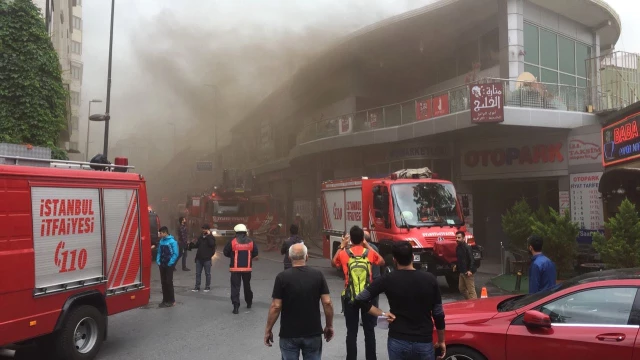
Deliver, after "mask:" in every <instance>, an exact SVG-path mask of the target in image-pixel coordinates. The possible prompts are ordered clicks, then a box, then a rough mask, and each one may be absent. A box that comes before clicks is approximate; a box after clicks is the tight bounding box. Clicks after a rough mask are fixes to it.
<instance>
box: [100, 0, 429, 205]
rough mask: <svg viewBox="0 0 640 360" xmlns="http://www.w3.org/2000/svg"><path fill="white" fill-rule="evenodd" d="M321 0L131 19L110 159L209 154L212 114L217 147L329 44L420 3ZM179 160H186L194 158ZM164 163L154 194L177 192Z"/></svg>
mask: <svg viewBox="0 0 640 360" xmlns="http://www.w3.org/2000/svg"><path fill="white" fill-rule="evenodd" d="M191 2H193V1H190V2H189V3H191ZM328 2H330V3H331V5H330V6H326V7H324V8H322V7H320V6H321V5H315V4H313V5H312V4H310V3H314V2H309V3H307V2H292V1H287V2H286V3H287V4H288V6H286V7H282V5H281V7H282V8H281V10H282V11H283V12H284V13H282V14H280V15H273V14H265V15H264V19H263V18H261V17H260V16H244V15H247V14H252V15H255V12H256V11H257V12H259V11H266V10H265V9H266V7H267V6H268V4H266V5H265V4H263V5H257V4H255V2H253V4H252V2H250V3H244V2H233V3H231V2H229V3H225V2H215V3H214V4H207V5H206V6H208V7H207V8H206V9H203V12H204V11H206V15H207V16H202V17H194V16H184V14H181V13H179V12H174V11H169V10H165V11H161V12H159V13H157V14H155V15H153V16H151V17H149V18H146V19H145V18H141V19H139V21H138V23H137V26H135V27H134V30H133V31H132V32H131V33H130V34H129V37H128V41H129V44H128V46H129V47H130V49H131V54H130V57H129V58H128V59H126V61H125V65H122V64H119V65H117V67H116V69H120V70H118V74H119V77H118V78H117V88H116V83H115V82H114V85H113V86H114V87H113V89H112V94H113V96H114V110H113V113H114V114H115V113H117V114H118V115H117V117H118V122H117V123H115V122H114V123H113V125H112V126H113V128H112V129H113V135H112V141H110V144H112V146H113V149H114V151H113V152H112V154H110V157H113V156H123V155H124V156H128V157H130V162H131V163H135V165H136V167H137V168H138V169H139V171H141V172H142V173H145V172H146V173H149V172H152V171H153V170H157V169H159V168H162V167H164V166H165V165H166V164H167V162H168V161H170V159H171V158H172V157H173V155H174V154H177V153H179V152H180V151H181V150H183V149H185V148H187V147H191V150H192V152H191V153H189V155H188V156H192V154H193V153H197V154H201V155H204V154H208V153H211V152H212V151H213V137H214V121H217V126H218V131H219V136H218V141H219V146H221V145H225V143H228V139H229V133H228V131H229V129H230V128H231V126H233V125H234V124H236V123H237V122H238V121H240V120H242V119H243V118H244V117H246V116H247V115H248V114H249V112H250V111H251V110H252V109H253V108H254V107H255V106H256V105H257V104H259V102H260V101H261V100H263V99H264V98H265V97H266V96H267V95H268V94H269V93H270V92H272V91H274V90H275V89H277V87H278V86H279V85H281V84H282V83H283V82H284V81H286V80H287V79H288V78H290V76H291V75H292V74H293V73H294V72H295V70H296V69H297V68H299V67H300V66H301V65H303V64H305V63H306V62H307V61H309V60H310V59H312V58H313V57H314V56H316V55H317V54H318V53H320V52H322V51H323V50H326V48H327V47H328V46H330V45H331V44H332V43H334V42H336V41H340V40H341V39H342V38H344V37H345V36H346V35H348V34H349V33H351V32H353V31H355V30H356V29H358V28H361V27H363V26H365V25H369V24H371V23H373V22H376V21H379V20H382V19H384V18H387V17H389V16H391V15H395V14H398V13H401V12H404V11H407V10H409V9H411V8H415V7H417V6H424V5H426V4H425V1H418V0H405V1H397V0H395V1H393V0H377V1H372V2H369V1H350V2H347V3H346V4H345V3H343V2H331V1H328ZM230 4H232V5H230ZM314 6H315V7H314ZM296 7H297V8H296ZM230 8H232V10H233V11H231V12H230V10H229V9H230ZM196 12H197V9H196ZM193 13H194V12H193V11H192V12H191V14H192V15H193ZM123 74H126V76H124V78H123ZM115 104H117V107H115ZM144 139H151V140H144ZM141 143H142V144H141ZM132 144H136V145H135V146H134V145H132ZM145 147H146V148H147V149H145ZM136 157H137V158H136ZM184 161H187V162H188V163H189V165H188V166H190V167H193V164H194V161H195V160H194V159H186V160H184ZM172 168H173V171H171V172H172V173H174V174H169V173H165V174H164V175H163V176H166V178H165V179H157V176H156V179H154V180H155V181H156V182H157V183H158V184H164V185H163V186H161V187H160V188H161V189H160V191H159V192H162V193H163V196H164V195H166V193H167V192H174V191H180V192H183V191H184V190H185V189H177V187H176V186H175V184H174V182H175V181H174V180H172V179H174V177H175V176H176V174H175V173H179V172H180V171H183V170H177V167H173V166H172ZM156 195H157V194H156Z"/></svg>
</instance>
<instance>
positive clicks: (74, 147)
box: [69, 141, 78, 150]
mask: <svg viewBox="0 0 640 360" xmlns="http://www.w3.org/2000/svg"><path fill="white" fill-rule="evenodd" d="M69 150H78V143H77V142H75V141H72V142H70V143H69Z"/></svg>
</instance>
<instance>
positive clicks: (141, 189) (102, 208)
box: [0, 155, 151, 360]
mask: <svg viewBox="0 0 640 360" xmlns="http://www.w3.org/2000/svg"><path fill="white" fill-rule="evenodd" d="M0 163H4V165H3V164H0V229H2V230H1V231H0V273H1V274H3V275H2V276H1V277H0V299H2V309H3V310H2V311H0V348H3V347H8V346H12V345H14V344H20V343H25V342H28V341H31V340H34V341H36V342H37V343H39V344H40V345H41V346H40V348H41V349H42V350H43V353H45V354H46V355H47V356H51V355H56V356H57V358H60V359H69V360H75V359H93V358H95V356H96V354H97V353H98V351H99V349H100V347H101V345H102V343H103V341H104V340H105V339H106V337H107V322H108V316H109V315H113V314H117V313H121V312H124V311H127V310H132V309H136V308H139V307H141V306H144V305H147V304H148V302H149V297H150V286H151V256H150V251H151V243H150V234H149V228H150V224H149V215H148V203H147V191H146V184H145V179H144V178H143V177H142V176H141V175H138V174H134V173H128V172H127V170H128V169H130V168H132V167H130V166H128V164H127V163H128V162H127V160H126V159H123V158H119V159H116V165H100V170H104V171H96V170H95V167H96V165H95V164H90V163H80V162H61V161H56V162H55V164H54V163H53V162H52V161H51V160H47V159H37V158H27V157H17V156H5V155H0ZM23 163H27V164H36V165H33V166H21V164H23ZM64 165H66V166H64ZM63 167H66V168H63ZM92 167H93V168H94V170H91V168H92Z"/></svg>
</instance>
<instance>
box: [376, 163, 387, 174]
mask: <svg viewBox="0 0 640 360" xmlns="http://www.w3.org/2000/svg"><path fill="white" fill-rule="evenodd" d="M376 171H377V172H378V173H377V176H389V163H384V164H378V165H377V166H376Z"/></svg>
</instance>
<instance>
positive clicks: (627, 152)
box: [602, 113, 640, 166]
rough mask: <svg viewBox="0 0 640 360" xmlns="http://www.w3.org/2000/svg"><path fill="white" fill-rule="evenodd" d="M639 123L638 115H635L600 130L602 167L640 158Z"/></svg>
mask: <svg viewBox="0 0 640 360" xmlns="http://www.w3.org/2000/svg"><path fill="white" fill-rule="evenodd" d="M639 121H640V113H636V114H633V115H631V116H628V117H626V118H624V119H622V120H620V121H618V122H616V123H614V124H611V125H609V126H606V127H604V128H603V129H602V151H603V154H604V156H603V159H602V163H603V165H604V166H608V165H613V164H617V163H621V162H625V161H630V160H633V159H637V158H639V157H640V133H639V132H638V122H639Z"/></svg>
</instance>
